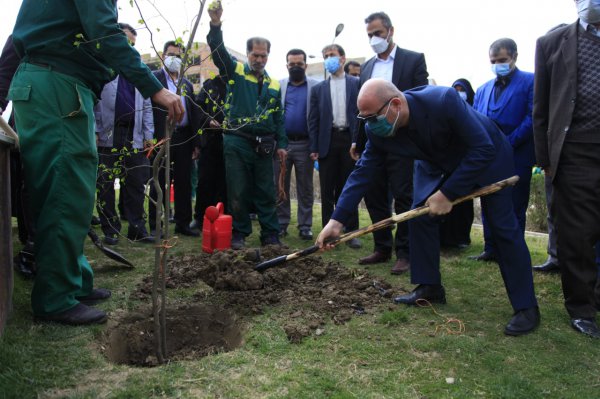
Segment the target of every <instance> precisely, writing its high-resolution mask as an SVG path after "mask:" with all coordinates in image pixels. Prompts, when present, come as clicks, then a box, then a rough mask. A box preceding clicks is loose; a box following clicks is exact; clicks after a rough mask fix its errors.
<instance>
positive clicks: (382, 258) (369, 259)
mask: <svg viewBox="0 0 600 399" xmlns="http://www.w3.org/2000/svg"><path fill="white" fill-rule="evenodd" d="M391 257H392V255H391V254H385V253H383V252H379V251H375V252H373V253H372V254H371V255H368V256H365V257H364V258H360V259H359V260H358V264H359V265H374V264H375V263H383V262H387V261H388V260H390V259H391Z"/></svg>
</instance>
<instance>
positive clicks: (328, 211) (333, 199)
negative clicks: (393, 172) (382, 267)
mask: <svg viewBox="0 0 600 399" xmlns="http://www.w3.org/2000/svg"><path fill="white" fill-rule="evenodd" d="M351 144H352V139H351V137H350V132H336V131H332V132H331V144H330V147H329V153H328V154H327V156H326V157H325V158H319V181H320V186H321V222H322V223H323V227H325V225H326V224H327V222H329V219H331V215H332V214H333V209H334V208H335V205H336V204H337V201H338V198H339V197H340V194H341V193H342V190H343V188H344V184H346V180H347V179H348V176H350V173H351V172H352V169H354V160H353V159H352V158H351V157H350V154H349V153H348V149H349V148H350V146H351ZM357 228H358V209H356V211H355V212H353V214H352V216H351V217H350V218H349V219H348V222H347V223H346V230H348V231H351V230H356V229H357Z"/></svg>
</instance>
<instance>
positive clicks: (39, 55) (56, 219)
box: [9, 0, 184, 325]
mask: <svg viewBox="0 0 600 399" xmlns="http://www.w3.org/2000/svg"><path fill="white" fill-rule="evenodd" d="M13 41H14V46H15V49H16V50H17V53H18V54H19V56H20V57H21V60H22V61H21V64H20V65H19V68H18V70H17V72H16V74H15V76H14V77H13V81H12V85H11V87H10V90H9V99H10V100H12V101H13V108H14V111H15V116H16V125H17V130H18V131H19V136H20V141H21V157H22V161H23V165H24V171H25V184H26V185H27V187H28V188H29V190H30V194H31V197H30V198H31V201H30V203H29V206H30V207H31V209H32V211H33V218H34V224H35V228H36V239H35V258H36V264H37V269H38V271H37V275H36V278H35V282H34V286H33V291H32V295H31V304H32V308H33V314H34V318H35V319H36V320H40V321H54V322H58V323H63V324H73V325H81V324H92V323H102V322H104V321H106V318H107V317H106V313H105V312H104V311H102V310H100V309H97V308H94V307H92V306H89V305H92V304H94V303H96V302H98V301H99V300H103V299H107V298H108V297H110V291H108V290H106V289H94V286H93V281H94V279H93V272H92V269H91V267H90V265H89V263H88V261H87V260H86V258H85V256H84V255H83V243H84V239H85V237H86V234H87V231H88V229H89V223H90V219H91V217H92V210H93V206H94V193H95V181H96V171H97V166H98V154H97V151H96V142H95V133H94V112H93V106H94V103H95V102H96V101H97V96H99V94H100V92H101V91H102V87H103V86H104V85H105V84H106V83H108V82H109V81H111V80H112V79H114V77H115V76H116V75H122V76H124V77H125V78H126V79H127V80H129V81H130V82H132V83H133V84H134V85H135V86H136V88H137V89H138V90H139V91H140V92H141V93H142V95H143V96H144V97H152V99H153V100H154V101H155V102H158V103H159V104H161V105H163V106H164V107H166V108H167V109H168V110H169V116H170V117H171V118H172V119H175V120H180V119H181V117H182V115H183V112H184V111H183V108H182V105H181V102H180V101H179V97H178V96H175V95H174V94H171V93H170V92H169V91H168V90H166V89H164V88H163V87H162V85H161V84H160V83H159V82H158V80H156V78H154V77H153V76H152V73H151V72H150V70H149V69H148V67H146V66H145V65H144V64H142V62H141V59H140V56H139V54H138V53H137V52H136V51H135V50H134V49H133V48H132V47H131V46H130V45H129V44H128V42H127V38H126V36H125V33H123V31H122V30H121V29H120V28H119V25H118V23H117V8H116V1H115V0H94V1H89V0H54V1H51V2H43V1H36V0H24V1H23V3H22V5H21V9H20V11H19V14H18V16H17V21H16V24H15V27H14V31H13Z"/></svg>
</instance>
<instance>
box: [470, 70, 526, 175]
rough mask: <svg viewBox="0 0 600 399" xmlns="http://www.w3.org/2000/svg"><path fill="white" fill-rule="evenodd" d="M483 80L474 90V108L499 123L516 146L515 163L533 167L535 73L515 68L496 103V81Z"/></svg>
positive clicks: (520, 165)
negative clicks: (494, 99) (494, 96)
mask: <svg viewBox="0 0 600 399" xmlns="http://www.w3.org/2000/svg"><path fill="white" fill-rule="evenodd" d="M495 82H496V79H492V80H490V81H488V82H486V83H484V84H483V85H482V86H481V87H480V88H478V89H477V92H476V93H475V100H474V102H473V107H474V108H475V110H477V111H479V112H481V113H482V114H484V115H487V116H488V117H490V119H492V120H493V121H494V122H496V123H497V124H498V126H500V129H502V131H503V132H504V134H505V135H506V136H507V137H508V141H509V142H510V144H511V145H512V147H513V150H514V157H515V165H516V166H517V167H522V168H531V167H532V166H533V165H534V164H535V150H534V146H533V121H532V116H533V73H530V72H523V71H520V70H518V69H516V70H515V71H514V72H513V75H512V77H511V80H510V82H509V84H508V86H506V88H505V89H504V91H503V92H502V94H500V97H499V98H498V101H497V102H496V103H495V104H494V101H493V95H494V83H495Z"/></svg>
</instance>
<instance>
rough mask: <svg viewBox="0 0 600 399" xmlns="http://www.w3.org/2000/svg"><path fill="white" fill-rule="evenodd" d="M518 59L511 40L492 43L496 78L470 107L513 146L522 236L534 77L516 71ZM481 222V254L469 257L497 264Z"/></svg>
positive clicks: (486, 226)
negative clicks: (502, 133)
mask: <svg viewBox="0 0 600 399" xmlns="http://www.w3.org/2000/svg"><path fill="white" fill-rule="evenodd" d="M517 56H518V53H517V44H516V43H515V41H514V40H512V39H508V38H503V39H498V40H496V41H494V43H492V45H491V46H490V50H489V57H490V63H491V66H492V72H493V73H494V74H495V75H496V78H495V79H492V80H490V81H488V82H486V83H484V84H483V85H482V86H481V87H480V88H479V89H477V92H476V93H475V99H474V101H473V108H475V110H477V111H478V112H481V113H482V114H484V115H486V116H488V117H489V118H490V119H492V120H493V121H494V122H496V123H497V124H498V126H500V129H502V131H503V132H504V134H505V135H506V137H507V138H508V141H509V142H510V144H511V145H512V148H513V151H514V160H515V173H516V174H517V175H518V176H519V182H518V183H517V184H516V185H515V187H514V188H513V207H514V210H515V215H516V216H517V220H518V221H519V226H520V228H521V231H522V232H523V234H524V233H525V219H526V211H527V204H528V202H529V187H530V183H531V168H532V167H533V165H534V164H535V152H534V149H533V126H532V121H531V117H532V115H531V114H532V112H533V74H532V73H530V72H523V71H521V70H519V68H517V66H516V62H517ZM482 219H483V236H484V240H485V246H484V249H483V252H482V253H481V254H479V255H476V256H473V257H470V258H471V259H474V260H480V261H496V260H497V258H498V254H497V252H498V251H497V249H496V248H495V243H494V240H493V239H492V233H491V230H490V226H489V223H487V221H486V218H485V216H482Z"/></svg>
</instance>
